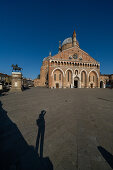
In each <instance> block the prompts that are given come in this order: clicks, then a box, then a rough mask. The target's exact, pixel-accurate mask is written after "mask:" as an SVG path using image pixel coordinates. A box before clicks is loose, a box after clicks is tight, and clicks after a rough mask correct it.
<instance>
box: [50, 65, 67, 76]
mask: <svg viewBox="0 0 113 170" xmlns="http://www.w3.org/2000/svg"><path fill="white" fill-rule="evenodd" d="M55 70H60V71H61V72H62V73H63V76H65V74H64V71H63V70H62V69H61V68H60V67H57V68H55V69H54V70H53V71H52V73H51V76H53V73H54V71H55Z"/></svg>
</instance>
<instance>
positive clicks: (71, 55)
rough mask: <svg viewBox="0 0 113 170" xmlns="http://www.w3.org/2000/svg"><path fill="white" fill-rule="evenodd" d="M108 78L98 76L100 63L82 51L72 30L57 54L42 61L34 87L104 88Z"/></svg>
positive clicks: (60, 45)
mask: <svg viewBox="0 0 113 170" xmlns="http://www.w3.org/2000/svg"><path fill="white" fill-rule="evenodd" d="M108 80H109V76H107V75H106V76H105V75H100V63H99V62H98V61H96V60H95V59H94V58H92V57H91V56H90V55H89V54H88V53H87V52H85V51H84V50H82V49H81V48H80V46H79V43H78V41H77V39H76V32H75V30H74V32H73V35H72V37H69V38H67V39H65V40H64V41H63V43H62V44H61V42H59V52H58V54H56V55H54V56H51V53H50V54H49V56H48V57H46V58H44V59H43V64H42V67H41V70H40V79H35V80H34V86H35V87H36V86H47V87H49V88H100V87H103V88H104V87H105V85H106V82H107V81H108Z"/></svg>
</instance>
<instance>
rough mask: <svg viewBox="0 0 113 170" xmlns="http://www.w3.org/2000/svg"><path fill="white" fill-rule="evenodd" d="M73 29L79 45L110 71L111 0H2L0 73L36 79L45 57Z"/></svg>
mask: <svg viewBox="0 0 113 170" xmlns="http://www.w3.org/2000/svg"><path fill="white" fill-rule="evenodd" d="M74 29H75V31H76V34H77V40H78V41H79V44H80V47H81V48H82V49H83V50H85V51H86V52H87V53H88V54H90V55H91V56H92V57H93V58H94V59H96V60H97V61H99V62H100V64H101V73H103V74H111V73H112V74H113V0H69V1H66V0H3V1H2V0H1V1H0V72H2V73H6V74H11V65H12V64H18V65H19V66H20V67H22V68H23V75H24V77H27V78H33V79H34V78H36V77H37V75H38V74H39V73H40V67H41V65H42V60H43V58H44V57H47V56H48V55H49V51H51V52H52V55H54V54H56V53H57V52H58V45H59V40H61V41H63V40H64V39H65V38H68V37H70V36H72V33H73V30H74Z"/></svg>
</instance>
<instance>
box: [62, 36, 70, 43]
mask: <svg viewBox="0 0 113 170" xmlns="http://www.w3.org/2000/svg"><path fill="white" fill-rule="evenodd" d="M70 43H72V38H71V37H69V38H66V39H65V40H64V41H63V43H62V45H65V44H70Z"/></svg>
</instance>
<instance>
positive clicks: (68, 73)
mask: <svg viewBox="0 0 113 170" xmlns="http://www.w3.org/2000/svg"><path fill="white" fill-rule="evenodd" d="M68 81H69V71H68Z"/></svg>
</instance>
